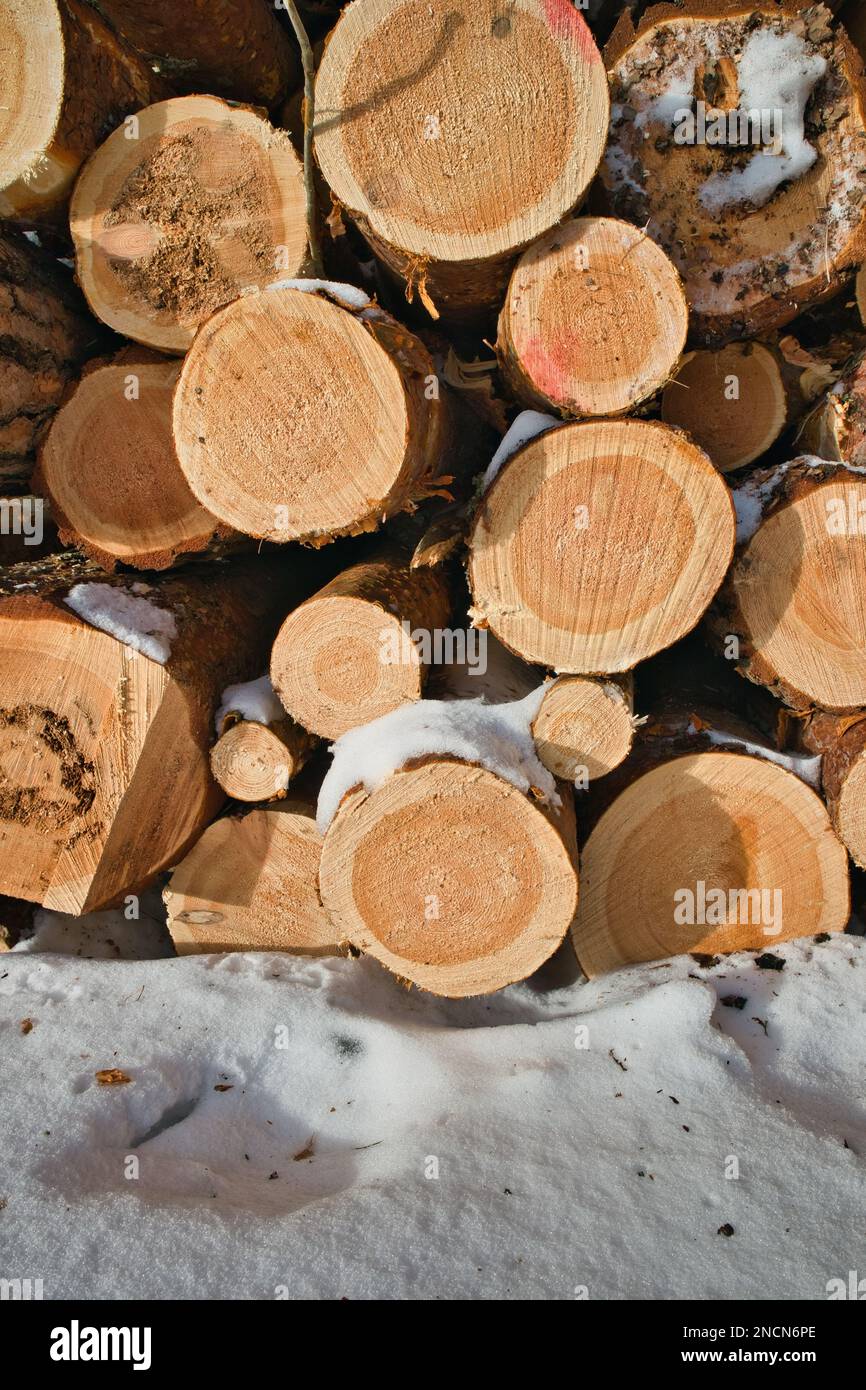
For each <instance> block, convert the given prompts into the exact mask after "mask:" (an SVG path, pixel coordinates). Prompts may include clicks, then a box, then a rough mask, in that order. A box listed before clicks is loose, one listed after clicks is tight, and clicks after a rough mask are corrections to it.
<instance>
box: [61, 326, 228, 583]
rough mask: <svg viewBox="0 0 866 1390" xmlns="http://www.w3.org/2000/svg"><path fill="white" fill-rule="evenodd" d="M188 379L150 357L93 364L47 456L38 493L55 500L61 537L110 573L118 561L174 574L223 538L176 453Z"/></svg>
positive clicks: (171, 363) (129, 355) (137, 353)
mask: <svg viewBox="0 0 866 1390" xmlns="http://www.w3.org/2000/svg"><path fill="white" fill-rule="evenodd" d="M179 375H180V365H179V363H178V362H177V361H175V360H174V359H172V358H169V359H165V358H159V357H157V356H156V354H149V353H148V352H147V350H146V349H124V350H123V351H121V352H120V353H118V354H117V356H116V357H114V358H113V359H111V360H105V359H103V360H101V361H99V362H98V363H94V364H91V365H90V367H89V369H88V370H87V371H86V372H85V374H84V376H83V377H82V379H81V381H80V382H79V384H78V386H77V387H76V388H75V389H74V391H73V392H72V394H71V395H70V397H69V399H68V400H67V401H66V403H65V404H64V405H63V406H62V407H61V409H60V410H59V411H58V413H57V415H56V417H55V419H54V421H53V424H52V426H51V429H50V431H49V433H48V436H47V438H46V440H45V442H44V444H43V446H42V448H41V450H40V454H39V467H38V470H37V473H36V476H35V478H34V487H35V488H36V489H37V491H40V492H42V493H44V494H45V495H47V496H48V497H49V498H50V499H51V504H52V510H53V512H54V515H55V516H56V518H57V521H58V524H59V527H60V534H61V539H62V540H63V542H64V544H69V545H77V546H79V547H80V548H81V549H82V550H84V551H85V552H86V553H87V554H88V555H91V556H93V558H94V559H96V560H98V561H99V563H100V564H101V565H102V566H103V568H104V569H107V570H113V569H114V567H115V565H116V564H117V563H118V562H119V561H120V562H122V563H123V564H126V565H132V566H134V567H136V568H139V569H152V570H161V569H166V568H167V567H169V566H170V565H172V564H173V563H174V562H175V561H176V560H177V559H178V557H179V556H181V555H184V554H191V553H194V552H196V551H201V550H203V549H205V547H206V546H207V545H208V543H209V542H210V541H211V539H212V538H213V537H214V535H215V534H216V533H217V531H218V530H219V526H218V523H217V521H216V519H215V518H214V517H212V516H210V515H209V513H208V512H206V511H205V510H204V508H203V507H201V506H200V505H199V503H198V502H197V501H196V499H195V498H194V497H193V495H192V493H191V492H190V490H189V486H188V484H187V481H186V479H185V477H184V475H183V473H182V471H181V467H180V464H179V462H178V458H177V454H176V452H175V448H174V441H173V439H172V429H171V407H172V397H173V394H174V388H175V386H176V384H177V379H178V376H179ZM131 390H134V391H137V395H136V396H134V397H133V398H132V399H130V398H129V393H130V391H131ZM222 529H223V531H224V530H225V528H222Z"/></svg>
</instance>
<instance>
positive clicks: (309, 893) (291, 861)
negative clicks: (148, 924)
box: [163, 800, 338, 956]
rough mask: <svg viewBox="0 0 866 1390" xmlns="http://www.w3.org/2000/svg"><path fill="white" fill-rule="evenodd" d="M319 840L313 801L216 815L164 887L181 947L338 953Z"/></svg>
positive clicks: (170, 920) (185, 951)
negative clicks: (322, 889)
mask: <svg viewBox="0 0 866 1390" xmlns="http://www.w3.org/2000/svg"><path fill="white" fill-rule="evenodd" d="M321 847H322V837H321V835H320V834H319V832H318V830H317V829H316V821H315V816H314V813H313V806H312V803H311V802H309V801H295V800H291V801H282V802H280V803H279V805H277V806H267V807H259V808H257V809H256V810H252V811H248V812H246V814H244V815H242V816H224V817H222V818H221V819H220V820H217V821H215V822H214V824H213V825H211V826H209V827H208V829H207V830H206V831H205V832H204V834H203V835H202V837H201V839H200V840H199V841H198V842H197V844H195V845H194V846H193V848H192V849H191V850H190V852H189V854H188V855H187V857H186V858H185V859H184V860H183V862H182V863H180V864H179V865H178V867H177V868H176V869H175V871H174V873H173V874H172V876H171V881H170V883H169V886H168V888H167V889H166V890H165V893H164V895H163V896H164V899H165V904H166V907H167V909H168V929H169V931H170V932H171V935H172V939H173V940H174V944H175V946H176V948H177V951H178V954H179V955H189V954H192V953H196V952H205V953H209V952H221V951H291V952H293V953H294V954H296V955H306V956H322V955H336V954H337V946H338V937H337V933H336V931H335V929H334V927H333V926H332V925H331V923H330V921H329V920H328V917H327V915H326V913H325V910H324V908H323V907H322V903H321V899H320V898H319V890H318V885H317V877H318V871H319V858H320V855H321Z"/></svg>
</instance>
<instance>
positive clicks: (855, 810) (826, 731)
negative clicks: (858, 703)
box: [798, 710, 866, 869]
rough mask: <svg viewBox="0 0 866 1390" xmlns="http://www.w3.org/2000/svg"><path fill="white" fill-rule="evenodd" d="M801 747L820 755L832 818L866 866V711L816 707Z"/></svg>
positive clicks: (856, 860) (859, 862) (805, 726)
mask: <svg viewBox="0 0 866 1390" xmlns="http://www.w3.org/2000/svg"><path fill="white" fill-rule="evenodd" d="M798 744H799V746H800V747H802V748H805V749H807V750H808V751H809V752H810V753H815V754H820V755H821V785H822V790H823V793H824V800H825V801H826V803H827V809H828V811H829V812H830V818H831V820H832V822H833V826H834V828H835V830H836V834H837V835H838V836H839V839H840V840H841V841H842V843H843V844H844V845H845V847H846V849H847V850H848V853H849V854H850V855H851V858H852V859H853V860H854V863H855V864H857V865H858V866H859V867H860V868H861V869H866V714H864V712H863V711H862V710H858V711H856V712H855V713H854V714H847V715H845V714H826V713H824V712H823V711H820V710H819V711H815V712H814V713H812V714H811V715H810V716H809V717H808V718H807V719H806V720H805V721H804V724H803V727H802V730H801V731H800V736H799V740H798Z"/></svg>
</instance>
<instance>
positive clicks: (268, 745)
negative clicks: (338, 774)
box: [210, 676, 318, 801]
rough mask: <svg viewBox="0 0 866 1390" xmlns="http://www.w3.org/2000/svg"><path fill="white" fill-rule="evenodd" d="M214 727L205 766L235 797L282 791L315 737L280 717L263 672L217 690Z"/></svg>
mask: <svg viewBox="0 0 866 1390" xmlns="http://www.w3.org/2000/svg"><path fill="white" fill-rule="evenodd" d="M217 732H218V734H219V737H218V738H217V741H216V743H215V744H214V746H213V748H212V749H211V755H210V765H211V770H212V772H213V775H214V777H215V778H216V780H217V781H218V782H219V784H220V786H221V787H222V789H223V791H224V792H225V793H226V795H227V796H231V797H233V798H234V799H235V801H270V800H272V799H273V798H281V797H284V796H285V794H286V788H287V787H288V785H289V783H290V782H291V781H292V780H293V779H294V778H295V777H296V776H297V774H298V773H299V772H300V770H301V768H302V767H303V766H304V764H305V763H306V762H307V759H308V758H309V757H310V754H311V753H312V752H313V750H314V749H315V748H316V746H317V743H318V740H317V739H316V738H314V737H313V736H312V735H311V734H308V733H307V731H306V729H302V728H301V727H300V725H299V724H295V723H294V721H293V720H291V719H289V718H287V717H286V713H285V711H284V709H283V707H282V705H281V704H280V702H279V700H278V699H277V697H276V695H275V693H274V690H273V687H272V685H271V682H270V680H269V679H268V677H267V676H264V677H262V678H260V679H259V680H257V681H253V682H250V683H249V684H247V685H241V686H237V687H234V688H233V689H230V690H225V691H223V700H222V704H221V706H220V708H219V710H218V711H217Z"/></svg>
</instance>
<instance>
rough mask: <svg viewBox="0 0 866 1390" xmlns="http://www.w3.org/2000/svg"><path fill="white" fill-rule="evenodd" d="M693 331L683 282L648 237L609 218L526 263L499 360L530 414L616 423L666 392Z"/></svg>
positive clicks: (575, 227) (511, 291)
mask: <svg viewBox="0 0 866 1390" xmlns="http://www.w3.org/2000/svg"><path fill="white" fill-rule="evenodd" d="M687 329H688V308H687V305H686V299H685V294H684V293H683V287H682V282H681V280H680V277H679V275H678V273H677V271H676V269H675V268H674V266H673V264H672V263H671V261H669V260H668V258H667V256H666V255H665V253H664V252H663V251H662V250H661V249H660V247H658V246H656V244H655V242H654V241H651V240H650V238H649V237H648V236H647V234H646V232H645V231H642V230H639V229H638V228H636V227H633V226H631V225H630V224H629V223H628V222H619V221H617V220H616V219H615V218H612V217H579V218H577V219H576V220H574V221H572V222H566V223H564V224H563V226H561V227H555V228H554V229H553V231H552V232H548V233H547V235H546V236H544V237H542V238H541V240H540V241H538V242H536V243H535V245H534V246H531V247H530V249H529V250H528V251H526V252H525V253H524V254H523V256H521V258H520V260H519V261H518V263H517V265H516V267H515V269H514V274H513V275H512V277H511V283H510V284H509V287H508V293H507V295H506V298H505V304H504V305H503V308H502V313H501V314H500V316H499V336H498V340H497V353H498V355H499V360H500V364H501V366H502V370H503V373H504V376H505V378H506V380H507V381H508V383H509V385H510V387H511V389H512V391H513V392H514V394H515V396H516V397H517V398H518V400H520V401H521V402H522V403H523V404H524V405H526V406H530V407H534V408H536V409H538V410H548V411H558V412H559V413H560V414H562V415H565V416H581V415H618V414H620V413H621V412H623V411H626V410H631V409H632V407H633V406H635V405H638V404H639V403H640V402H641V401H644V400H646V399H647V398H648V397H650V396H653V395H654V394H655V392H656V391H657V390H658V389H659V388H660V387H661V386H663V385H664V383H665V382H666V381H667V380H668V378H669V377H670V376H671V374H672V373H673V372H674V371H675V369H676V365H677V362H678V361H679V357H680V353H681V352H682V350H683V348H684V347H685V343H686V331H687Z"/></svg>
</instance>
